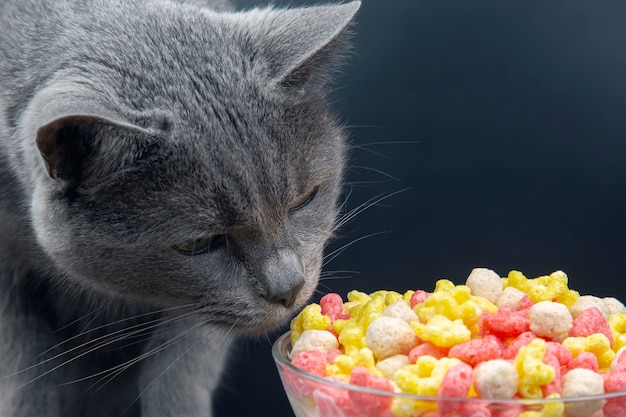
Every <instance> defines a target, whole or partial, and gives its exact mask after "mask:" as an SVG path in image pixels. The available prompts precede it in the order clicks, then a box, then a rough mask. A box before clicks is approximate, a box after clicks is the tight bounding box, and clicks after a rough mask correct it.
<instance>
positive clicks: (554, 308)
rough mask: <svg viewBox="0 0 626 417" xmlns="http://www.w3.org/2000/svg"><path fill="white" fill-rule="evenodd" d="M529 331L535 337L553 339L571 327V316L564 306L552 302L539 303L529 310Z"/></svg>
mask: <svg viewBox="0 0 626 417" xmlns="http://www.w3.org/2000/svg"><path fill="white" fill-rule="evenodd" d="M528 317H529V319H530V330H531V331H533V332H534V333H535V334H536V335H537V336H544V337H550V338H555V337H558V336H560V335H562V334H564V333H567V332H568V331H569V330H570V328H571V327H572V315H571V314H570V312H569V310H568V309H567V307H566V306H564V305H563V304H561V303H555V302H552V301H540V302H538V303H537V304H535V305H533V306H532V307H531V308H530V312H529V316H528Z"/></svg>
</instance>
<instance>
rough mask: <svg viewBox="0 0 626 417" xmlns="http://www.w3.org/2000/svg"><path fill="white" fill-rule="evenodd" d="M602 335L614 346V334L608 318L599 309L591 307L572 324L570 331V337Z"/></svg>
mask: <svg viewBox="0 0 626 417" xmlns="http://www.w3.org/2000/svg"><path fill="white" fill-rule="evenodd" d="M596 333H602V334H604V335H605V336H606V337H607V338H608V339H609V341H610V342H611V346H613V334H612V333H611V328H610V327H609V323H608V322H607V320H606V318H605V317H604V315H603V314H602V312H601V311H600V309H598V308H597V307H589V308H587V309H585V310H584V311H583V312H582V313H580V315H579V316H578V317H576V318H575V319H574V321H573V322H572V328H571V330H570V331H569V335H570V336H577V337H585V336H591V335H592V334H596Z"/></svg>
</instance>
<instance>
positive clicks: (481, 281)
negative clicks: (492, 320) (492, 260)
mask: <svg viewBox="0 0 626 417" xmlns="http://www.w3.org/2000/svg"><path fill="white" fill-rule="evenodd" d="M465 285H467V286H468V287H469V288H470V290H472V294H473V295H478V296H479V297H485V298H486V299H487V300H489V301H491V302H492V303H494V304H495V303H496V301H497V300H498V298H499V297H500V294H502V280H501V279H500V275H498V274H496V273H495V272H494V271H492V270H491V269H487V268H474V269H473V270H472V272H471V273H470V274H469V276H468V277H467V281H466V282H465Z"/></svg>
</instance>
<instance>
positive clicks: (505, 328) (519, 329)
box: [481, 307, 530, 339]
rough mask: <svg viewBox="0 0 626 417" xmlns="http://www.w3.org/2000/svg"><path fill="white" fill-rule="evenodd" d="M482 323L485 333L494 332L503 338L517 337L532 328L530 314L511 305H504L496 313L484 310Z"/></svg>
mask: <svg viewBox="0 0 626 417" xmlns="http://www.w3.org/2000/svg"><path fill="white" fill-rule="evenodd" d="M481 324H482V326H483V332H484V333H487V334H494V335H496V336H498V337H500V338H503V339H506V338H511V337H517V336H519V335H520V334H522V333H524V332H527V331H528V330H530V320H529V319H528V316H526V315H525V314H523V313H520V312H518V311H515V310H513V309H512V308H511V307H502V308H501V309H500V310H498V312H497V313H495V314H491V313H489V312H484V313H483V315H482V317H481Z"/></svg>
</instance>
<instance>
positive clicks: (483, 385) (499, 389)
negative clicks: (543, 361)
mask: <svg viewBox="0 0 626 417" xmlns="http://www.w3.org/2000/svg"><path fill="white" fill-rule="evenodd" d="M518 381H519V376H518V375H517V371H516V370H515V366H514V365H513V364H512V363H511V362H509V361H506V360H504V359H492V360H489V361H485V362H481V363H480V364H478V365H477V366H476V368H475V369H474V388H475V389H476V392H477V393H478V394H479V395H480V397H481V398H489V399H494V400H495V399H498V400H504V399H509V398H513V396H514V395H515V393H517V385H518Z"/></svg>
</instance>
